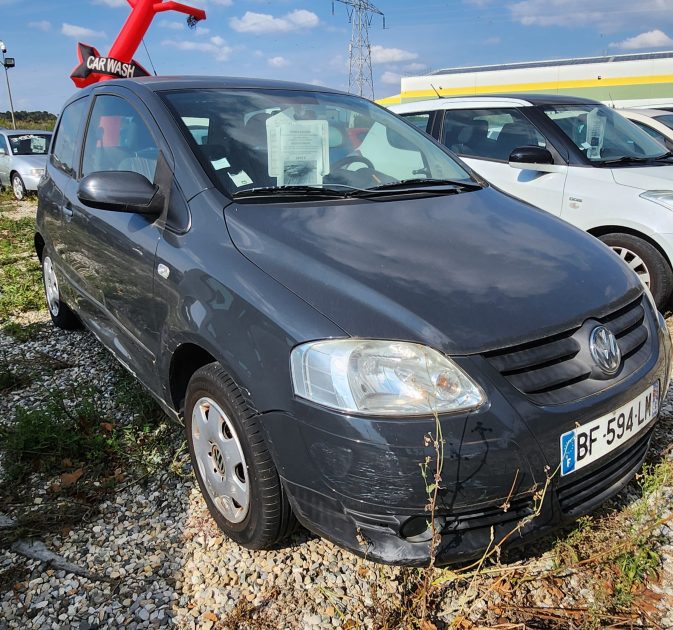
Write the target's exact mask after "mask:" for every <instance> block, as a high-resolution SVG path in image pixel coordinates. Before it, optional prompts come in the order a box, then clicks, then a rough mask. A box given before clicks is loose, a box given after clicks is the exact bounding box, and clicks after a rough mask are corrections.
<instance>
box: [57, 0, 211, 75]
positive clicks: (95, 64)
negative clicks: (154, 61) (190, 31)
mask: <svg viewBox="0 0 673 630" xmlns="http://www.w3.org/2000/svg"><path fill="white" fill-rule="evenodd" d="M128 3H129V4H130V5H131V15H129V17H128V19H127V20H126V22H125V24H124V26H123V27H122V30H121V31H120V32H119V35H118V36H117V39H116V40H115V42H114V44H112V48H110V53H109V55H108V56H107V57H101V56H100V54H99V53H98V51H97V50H96V49H95V48H94V47H93V46H87V45H86V44H78V50H77V54H78V56H79V60H80V65H79V66H77V68H75V70H74V71H73V73H72V74H71V75H70V77H71V78H72V80H73V82H74V83H75V85H76V86H77V87H79V88H83V87H86V86H87V85H91V84H92V83H97V82H98V81H105V80H107V79H116V78H126V79H127V78H130V77H142V76H147V75H148V74H149V72H147V70H145V68H143V67H142V66H141V65H140V64H139V63H138V62H137V61H134V59H133V55H134V54H135V52H136V50H138V46H140V43H141V42H142V41H143V37H145V33H147V30H148V29H149V27H150V25H151V24H152V20H153V19H154V16H155V15H157V13H163V12H164V11H177V12H178V13H184V14H186V15H187V16H188V18H187V23H188V24H189V25H190V26H193V25H194V24H196V22H199V21H201V20H205V19H206V13H205V11H202V10H201V9H195V8H193V7H188V6H187V5H185V4H180V3H179V2H166V1H164V0H128Z"/></svg>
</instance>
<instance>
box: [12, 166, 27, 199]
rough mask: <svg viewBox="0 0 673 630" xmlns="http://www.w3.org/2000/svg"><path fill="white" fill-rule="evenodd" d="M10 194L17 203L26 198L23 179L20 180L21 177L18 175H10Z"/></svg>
mask: <svg viewBox="0 0 673 630" xmlns="http://www.w3.org/2000/svg"><path fill="white" fill-rule="evenodd" d="M12 192H13V193H14V197H15V198H16V199H18V200H19V201H21V200H22V199H25V198H26V187H25V185H24V183H23V179H21V175H19V174H18V173H14V174H13V175H12Z"/></svg>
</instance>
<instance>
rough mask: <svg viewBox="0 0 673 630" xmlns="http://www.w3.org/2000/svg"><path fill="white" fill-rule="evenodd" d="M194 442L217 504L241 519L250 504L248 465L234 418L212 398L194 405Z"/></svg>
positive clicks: (233, 518) (232, 517) (201, 470)
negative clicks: (232, 420) (234, 424)
mask: <svg viewBox="0 0 673 630" xmlns="http://www.w3.org/2000/svg"><path fill="white" fill-rule="evenodd" d="M192 442H193V444H194V454H195V457H196V464H197V466H198V468H199V473H200V475H201V479H202V480H203V483H204V485H205V487H206V489H207V491H208V495H209V496H210V498H211V499H212V501H213V503H214V504H215V507H217V510H218V511H219V512H220V513H221V514H222V516H224V518H226V519H227V520H228V521H229V522H230V523H240V522H241V521H243V520H244V519H245V517H246V516H247V514H248V509H249V507H250V482H249V480H248V467H247V465H246V462H245V455H244V454H243V449H242V448H241V443H240V441H239V439H238V435H237V434H236V431H235V429H234V426H233V424H232V422H231V420H230V419H229V418H228V416H227V414H226V413H224V411H223V410H222V408H221V407H220V406H219V405H218V404H217V403H216V402H215V401H214V400H213V399H212V398H208V397H204V398H200V399H199V400H198V401H197V402H196V404H195V405H194V410H193V411H192Z"/></svg>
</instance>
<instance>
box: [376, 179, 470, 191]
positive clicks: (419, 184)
mask: <svg viewBox="0 0 673 630" xmlns="http://www.w3.org/2000/svg"><path fill="white" fill-rule="evenodd" d="M440 186H441V187H443V189H444V190H443V191H442V192H446V189H447V188H449V189H452V188H453V189H454V190H457V189H463V190H479V189H480V188H482V186H480V185H479V184H477V183H476V182H469V181H465V180H461V179H433V178H427V177H418V178H413V179H402V180H400V181H398V182H391V183H389V184H381V185H380V186H373V187H372V188H368V189H367V190H366V191H365V192H370V191H385V190H397V189H405V188H437V187H440Z"/></svg>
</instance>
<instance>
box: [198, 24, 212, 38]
mask: <svg viewBox="0 0 673 630" xmlns="http://www.w3.org/2000/svg"><path fill="white" fill-rule="evenodd" d="M194 32H195V33H196V34H197V35H202V36H203V35H208V33H210V29H209V28H206V27H205V26H197V27H196V30H195V31H194Z"/></svg>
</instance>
